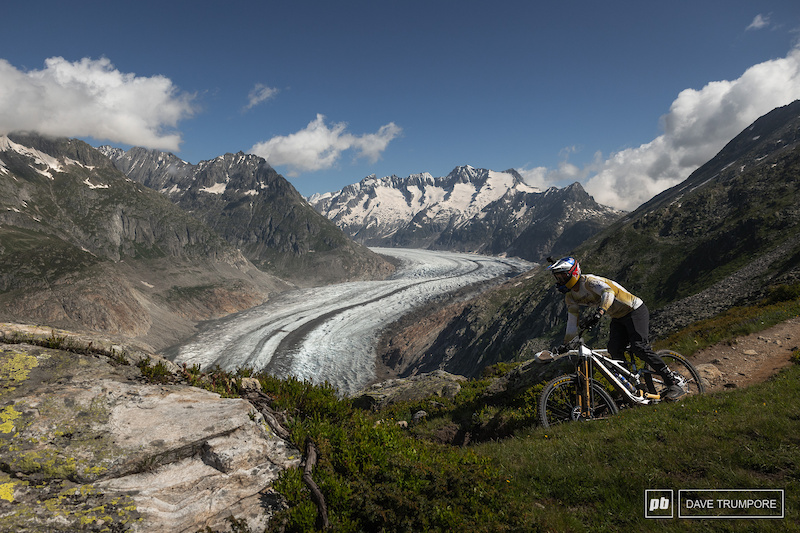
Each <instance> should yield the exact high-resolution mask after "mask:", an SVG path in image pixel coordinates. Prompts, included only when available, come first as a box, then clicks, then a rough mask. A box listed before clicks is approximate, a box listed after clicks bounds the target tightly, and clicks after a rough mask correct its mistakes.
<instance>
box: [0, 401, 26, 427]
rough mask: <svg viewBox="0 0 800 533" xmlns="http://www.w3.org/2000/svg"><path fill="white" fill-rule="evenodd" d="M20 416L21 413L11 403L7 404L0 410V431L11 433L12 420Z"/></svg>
mask: <svg viewBox="0 0 800 533" xmlns="http://www.w3.org/2000/svg"><path fill="white" fill-rule="evenodd" d="M20 416H22V413H20V412H19V411H17V410H16V409H14V406H13V405H9V406H8V407H6V408H5V409H3V410H2V411H0V420H2V423H1V424H0V433H11V432H13V431H14V420H16V419H17V418H19V417H20Z"/></svg>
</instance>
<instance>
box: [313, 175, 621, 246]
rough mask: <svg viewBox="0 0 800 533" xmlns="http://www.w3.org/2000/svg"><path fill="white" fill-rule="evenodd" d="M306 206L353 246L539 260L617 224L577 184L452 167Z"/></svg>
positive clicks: (318, 198) (364, 185)
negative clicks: (542, 184)
mask: <svg viewBox="0 0 800 533" xmlns="http://www.w3.org/2000/svg"><path fill="white" fill-rule="evenodd" d="M309 203H310V204H311V205H312V206H314V208H315V209H317V210H318V211H319V212H320V213H322V214H324V215H325V216H326V217H328V218H329V219H331V220H332V221H334V222H335V223H336V224H337V225H338V226H339V227H340V228H342V230H344V231H345V233H347V234H348V235H350V236H351V237H352V238H353V239H355V240H356V241H358V242H362V243H364V244H367V245H370V246H400V247H408V248H430V249H438V250H452V251H463V252H477V253H486V254H490V255H502V254H506V255H513V256H517V257H521V258H523V259H527V260H529V261H541V260H542V258H543V257H544V256H546V255H547V254H548V253H550V252H552V251H553V250H562V251H566V250H568V249H570V248H571V247H574V246H576V245H578V244H579V243H580V242H582V241H583V240H585V239H586V238H587V237H589V236H590V235H592V234H594V233H596V232H597V231H599V230H600V229H601V228H603V227H605V226H606V225H608V224H610V223H611V222H612V221H614V220H616V219H617V218H619V217H620V216H621V215H622V213H621V212H619V211H616V210H614V209H611V208H609V207H605V206H601V205H599V204H597V203H596V202H595V201H594V200H593V199H592V198H591V196H589V195H588V194H587V193H586V192H585V191H584V190H583V188H582V187H581V185H580V184H578V183H574V184H572V185H570V186H568V187H565V188H562V189H559V188H556V187H551V188H549V189H547V190H546V191H540V190H539V189H537V188H535V187H531V186H530V185H527V184H526V183H525V182H524V181H523V179H522V177H521V176H520V175H519V173H517V172H516V171H514V170H507V171H505V172H496V171H493V170H487V169H476V168H473V167H471V166H461V167H456V168H455V169H454V170H453V171H452V172H450V174H448V175H447V176H445V177H439V178H434V177H433V176H432V175H430V174H428V173H423V174H415V175H411V176H408V177H407V178H399V177H397V176H390V177H385V178H381V179H378V178H376V177H375V176H369V177H367V178H365V179H363V180H362V181H361V182H359V183H356V184H353V185H349V186H347V187H345V188H344V189H342V190H340V191H337V192H333V193H325V194H316V195H314V196H312V197H310V198H309Z"/></svg>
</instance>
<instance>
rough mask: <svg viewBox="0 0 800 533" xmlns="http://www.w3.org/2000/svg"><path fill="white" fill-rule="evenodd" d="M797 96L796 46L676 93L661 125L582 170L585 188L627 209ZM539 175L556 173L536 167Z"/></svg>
mask: <svg viewBox="0 0 800 533" xmlns="http://www.w3.org/2000/svg"><path fill="white" fill-rule="evenodd" d="M797 99H800V48H795V49H793V50H792V51H791V52H789V54H788V55H787V56H786V57H784V58H780V59H775V60H771V61H765V62H764V63H759V64H757V65H754V66H752V67H750V68H749V69H747V71H745V73H744V74H742V76H741V77H740V78H738V79H736V80H733V81H715V82H711V83H709V84H707V85H706V86H705V87H703V88H702V89H700V90H695V89H686V90H684V91H681V93H680V94H678V97H677V98H676V99H675V101H674V102H673V103H672V105H671V107H670V110H669V113H667V114H666V115H664V116H663V117H661V122H662V126H663V129H664V133H663V135H660V136H659V137H657V138H656V139H654V140H653V141H651V142H649V143H647V144H643V145H641V146H639V147H637V148H630V149H627V150H622V151H620V152H616V153H614V154H611V156H610V157H608V158H606V159H603V158H602V157H600V158H596V161H595V162H594V163H592V164H591V165H587V166H586V167H585V168H584V169H583V172H584V173H585V174H586V175H587V176H590V177H589V179H588V181H586V182H585V185H584V186H585V188H586V190H587V192H589V194H591V195H592V196H594V198H595V200H597V201H598V202H600V203H602V204H606V205H611V206H614V207H617V208H619V209H626V210H632V209H635V208H636V207H638V206H639V205H641V204H642V203H643V202H645V201H647V200H649V199H650V198H652V197H653V196H654V195H656V194H658V193H660V192H661V191H663V190H665V189H667V188H669V187H671V186H673V185H676V184H678V183H680V182H681V181H683V180H685V179H686V178H687V177H689V174H691V173H692V172H693V171H695V170H696V169H697V168H698V167H699V166H700V165H702V164H704V163H706V162H707V161H709V160H710V159H711V158H712V157H714V156H715V155H716V154H717V153H718V152H719V151H720V150H721V149H722V148H723V147H724V146H725V145H726V144H727V143H728V142H729V141H730V140H731V139H733V137H735V136H736V135H738V134H739V133H741V132H742V131H743V130H744V129H745V128H746V127H748V126H749V125H750V124H752V123H753V122H754V121H755V120H756V119H757V118H759V117H760V116H762V115H764V114H766V113H768V112H769V111H771V110H773V109H775V108H776V107H780V106H784V105H787V104H789V103H791V102H793V101H794V100H797ZM539 175H540V177H544V178H550V177H558V176H559V174H558V173H557V172H554V171H547V172H542V171H539Z"/></svg>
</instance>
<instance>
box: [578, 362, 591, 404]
mask: <svg viewBox="0 0 800 533" xmlns="http://www.w3.org/2000/svg"><path fill="white" fill-rule="evenodd" d="M591 377H592V363H591V360H590V359H585V360H584V361H582V362H581V364H580V365H579V366H578V379H580V380H581V385H582V386H581V387H576V389H578V407H580V413H581V417H582V418H585V419H588V418H591V416H592V413H591V412H590V409H591V405H592V397H591V394H592V390H591V384H592V378H591Z"/></svg>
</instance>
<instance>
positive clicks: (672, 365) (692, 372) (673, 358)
mask: <svg viewBox="0 0 800 533" xmlns="http://www.w3.org/2000/svg"><path fill="white" fill-rule="evenodd" d="M656 353H657V354H658V355H659V356H660V357H661V359H662V360H663V361H664V362H665V363H666V364H667V367H669V369H670V370H671V371H672V372H675V373H677V374H678V375H679V376H680V377H681V379H682V382H681V383H680V386H681V387H683V390H684V391H685V392H686V394H687V395H692V394H702V393H704V392H705V391H706V388H705V386H704V385H703V381H702V380H701V379H700V374H699V373H698V372H697V369H696V368H695V367H694V365H692V363H690V362H689V361H688V360H687V359H686V358H685V357H684V356H682V355H681V354H679V353H678V352H673V351H672V350H659V351H657V352H656ZM653 377H654V378H655V381H656V382H657V383H656V392H659V393H660V392H661V391H662V390H663V389H664V388H666V387H663V383H661V381H662V380H661V377H660V376H659V375H658V374H656V375H654V376H653Z"/></svg>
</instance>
